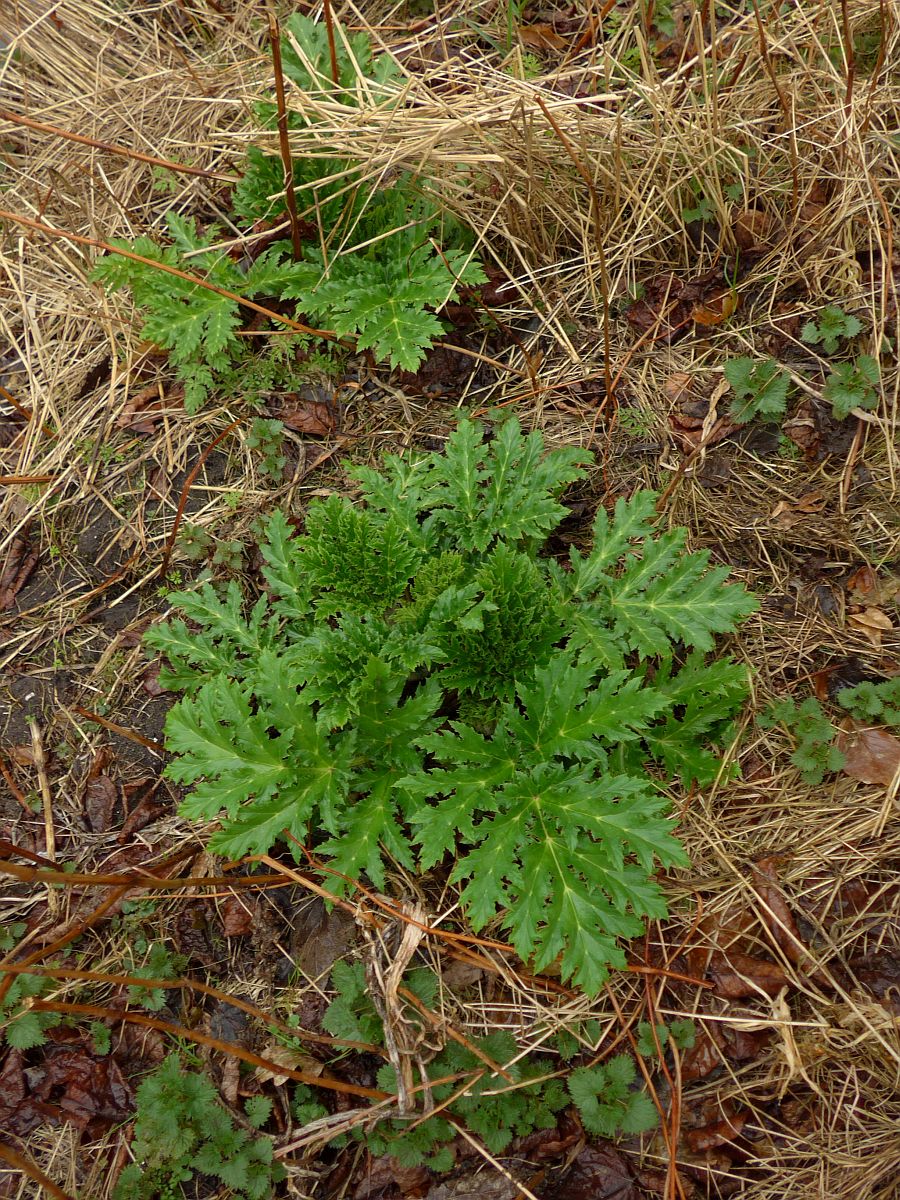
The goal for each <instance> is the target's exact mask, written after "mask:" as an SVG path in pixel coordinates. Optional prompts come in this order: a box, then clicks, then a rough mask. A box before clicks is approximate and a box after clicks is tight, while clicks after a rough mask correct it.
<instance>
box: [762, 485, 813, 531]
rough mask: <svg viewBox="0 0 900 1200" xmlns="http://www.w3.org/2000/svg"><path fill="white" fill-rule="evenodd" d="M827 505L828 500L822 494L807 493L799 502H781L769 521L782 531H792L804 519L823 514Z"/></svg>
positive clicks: (776, 506) (773, 510) (774, 509)
mask: <svg viewBox="0 0 900 1200" xmlns="http://www.w3.org/2000/svg"><path fill="white" fill-rule="evenodd" d="M825 504H826V499H825V496H824V495H823V493H822V492H806V493H805V494H804V495H802V496H801V497H800V498H799V500H794V501H787V500H779V502H778V503H777V504H776V505H775V507H774V508H773V509H772V513H771V515H770V517H769V520H770V521H771V522H772V524H773V525H777V526H778V527H779V528H780V529H790V528H791V526H793V525H797V524H798V523H799V522H800V521H802V520H803V518H804V517H807V516H811V515H814V514H815V513H820V512H822V510H823V509H824V508H825Z"/></svg>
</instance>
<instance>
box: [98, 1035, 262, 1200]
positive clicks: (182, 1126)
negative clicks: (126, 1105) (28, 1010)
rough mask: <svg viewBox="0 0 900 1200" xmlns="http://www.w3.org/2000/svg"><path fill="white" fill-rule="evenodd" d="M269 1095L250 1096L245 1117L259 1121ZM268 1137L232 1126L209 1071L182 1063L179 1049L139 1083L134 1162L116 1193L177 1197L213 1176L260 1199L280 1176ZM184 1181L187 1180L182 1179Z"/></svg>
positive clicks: (139, 1198)
mask: <svg viewBox="0 0 900 1200" xmlns="http://www.w3.org/2000/svg"><path fill="white" fill-rule="evenodd" d="M271 1107H272V1106H271V1101H270V1100H268V1099H266V1098H264V1097H260V1096H255V1097H251V1098H250V1099H249V1100H247V1102H246V1104H245V1116H246V1123H247V1124H248V1125H250V1126H251V1127H253V1128H259V1127H260V1126H261V1125H263V1124H264V1123H265V1122H266V1121H267V1120H268V1117H269V1113H270V1111H271ZM273 1148H274V1143H273V1141H272V1139H271V1138H270V1137H259V1138H253V1137H252V1135H251V1134H250V1133H249V1132H248V1131H247V1130H246V1129H243V1128H240V1127H239V1126H236V1125H235V1123H234V1121H233V1120H232V1118H231V1116H230V1114H229V1113H228V1111H227V1110H226V1109H225V1107H224V1106H223V1105H222V1104H221V1102H220V1101H219V1096H218V1093H217V1092H216V1089H215V1088H214V1087H213V1085H212V1083H211V1082H210V1080H209V1079H207V1077H206V1076H205V1075H203V1074H200V1073H198V1072H195V1071H186V1070H185V1069H184V1067H183V1066H182V1062H181V1059H180V1058H179V1056H178V1055H177V1054H170V1055H169V1057H168V1058H167V1059H165V1061H164V1062H163V1063H162V1064H161V1065H160V1066H159V1067H157V1069H156V1070H155V1071H154V1072H153V1073H152V1074H151V1075H148V1076H147V1078H146V1079H145V1080H144V1082H143V1083H142V1084H141V1086H140V1087H139V1088H138V1091H137V1118H136V1121H135V1127H134V1140H133V1141H132V1144H131V1152H132V1155H133V1156H134V1160H135V1161H134V1162H133V1163H131V1164H129V1165H128V1166H127V1167H126V1168H125V1169H124V1171H123V1172H122V1174H121V1175H120V1176H119V1180H118V1183H117V1184H116V1187H115V1190H114V1191H113V1197H114V1200H160V1198H161V1197H165V1200H182V1198H183V1197H187V1196H193V1195H196V1194H197V1192H196V1191H195V1190H194V1185H195V1182H197V1181H196V1177H197V1176H203V1175H206V1176H211V1177H212V1178H213V1179H216V1180H218V1181H219V1184H220V1185H221V1186H223V1187H225V1188H227V1189H228V1193H227V1194H228V1195H229V1196H233V1197H239V1198H240V1200H264V1197H268V1196H271V1194H272V1185H273V1184H274V1183H276V1182H277V1181H279V1180H280V1179H283V1178H284V1168H283V1167H281V1166H280V1165H279V1164H277V1163H274V1162H273ZM182 1185H187V1187H185V1186H182Z"/></svg>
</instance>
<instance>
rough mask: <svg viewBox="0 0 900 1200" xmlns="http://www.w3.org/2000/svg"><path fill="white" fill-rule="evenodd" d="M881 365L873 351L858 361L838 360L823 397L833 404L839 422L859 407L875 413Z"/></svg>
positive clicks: (863, 355) (826, 381)
mask: <svg viewBox="0 0 900 1200" xmlns="http://www.w3.org/2000/svg"><path fill="white" fill-rule="evenodd" d="M880 382H881V368H880V367H879V365H878V363H877V361H876V360H875V359H874V358H872V356H871V355H869V354H861V355H860V356H859V358H858V359H857V360H856V362H849V363H836V364H835V366H834V367H833V368H832V372H831V374H830V375H829V376H828V378H827V379H826V380H825V387H824V388H823V389H822V397H823V399H825V400H827V401H828V403H829V404H830V405H831V411H832V413H833V415H834V417H835V418H836V420H838V421H843V420H844V418H845V417H848V416H849V415H850V413H851V412H852V411H853V410H854V409H855V408H859V409H862V410H863V411H866V412H871V411H872V410H873V409H875V408H877V407H878V384H879V383H880Z"/></svg>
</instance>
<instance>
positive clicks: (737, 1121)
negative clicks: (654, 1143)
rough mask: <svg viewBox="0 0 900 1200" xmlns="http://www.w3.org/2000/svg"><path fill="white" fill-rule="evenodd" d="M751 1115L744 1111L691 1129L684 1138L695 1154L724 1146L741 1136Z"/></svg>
mask: <svg viewBox="0 0 900 1200" xmlns="http://www.w3.org/2000/svg"><path fill="white" fill-rule="evenodd" d="M749 1115H750V1114H749V1113H748V1112H746V1111H744V1112H740V1113H736V1114H735V1115H734V1116H732V1117H725V1118H723V1119H722V1120H720V1121H714V1122H712V1123H711V1124H710V1125H704V1126H703V1127H702V1128H700V1129H689V1130H687V1131H686V1133H685V1135H684V1140H685V1142H686V1143H687V1145H688V1146H689V1147H690V1148H691V1150H693V1151H694V1153H695V1154H697V1153H700V1152H701V1151H703V1150H712V1149H714V1148H715V1147H716V1146H724V1145H726V1144H727V1143H728V1142H733V1141H734V1140H735V1138H737V1137H740V1134H741V1130H742V1129H743V1128H744V1126H745V1125H746V1123H747V1117H748V1116H749Z"/></svg>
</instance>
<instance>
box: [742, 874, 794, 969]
mask: <svg viewBox="0 0 900 1200" xmlns="http://www.w3.org/2000/svg"><path fill="white" fill-rule="evenodd" d="M753 886H754V888H755V890H756V893H757V895H758V896H759V898H760V899H761V900H762V902H763V905H764V907H763V912H762V920H763V922H764V923H765V925H766V926H767V928H768V929H769V932H770V933H771V934H772V937H773V939H774V941H775V944H776V945H777V946H779V947H780V949H781V950H782V951H783V952H784V954H785V956H786V957H787V958H789V959H790V961H791V962H794V963H796V962H799V961H800V960H801V958H803V957H804V956H805V950H804V948H803V943H802V942H801V941H800V934H799V931H798V929H797V924H796V922H795V921H794V917H793V914H792V913H791V910H790V909H789V908H788V906H787V902H786V901H785V898H784V894H783V892H782V890H781V882H780V880H779V878H778V866H777V860H776V859H774V858H761V859H759V860H758V861H757V862H756V863H755V864H754V866H753Z"/></svg>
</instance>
